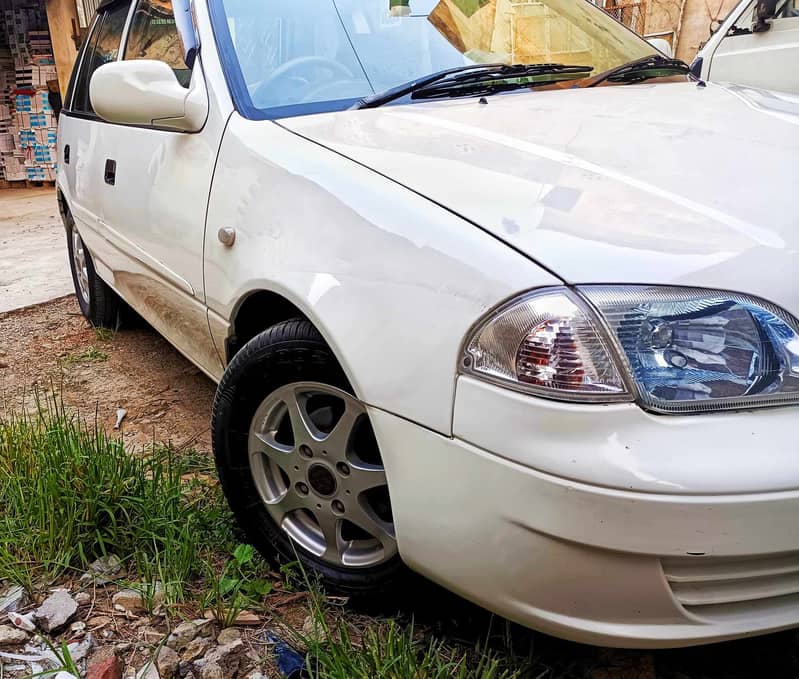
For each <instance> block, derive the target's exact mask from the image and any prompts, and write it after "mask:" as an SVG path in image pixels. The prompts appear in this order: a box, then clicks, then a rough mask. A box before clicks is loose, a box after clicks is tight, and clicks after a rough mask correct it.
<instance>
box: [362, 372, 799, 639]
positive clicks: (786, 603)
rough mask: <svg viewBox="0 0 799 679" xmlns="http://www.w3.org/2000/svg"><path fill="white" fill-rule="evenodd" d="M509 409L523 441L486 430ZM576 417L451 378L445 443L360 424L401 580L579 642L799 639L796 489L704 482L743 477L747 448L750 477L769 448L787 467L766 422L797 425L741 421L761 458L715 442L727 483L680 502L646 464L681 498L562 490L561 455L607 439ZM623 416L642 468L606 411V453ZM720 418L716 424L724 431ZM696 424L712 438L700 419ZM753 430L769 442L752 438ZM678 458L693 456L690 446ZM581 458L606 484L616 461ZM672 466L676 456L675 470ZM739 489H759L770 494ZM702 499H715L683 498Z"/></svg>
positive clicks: (594, 488)
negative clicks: (552, 453) (393, 532)
mask: <svg viewBox="0 0 799 679" xmlns="http://www.w3.org/2000/svg"><path fill="white" fill-rule="evenodd" d="M511 401H512V402H514V403H515V405H513V403H511ZM519 403H524V404H525V406H526V408H527V411H528V415H529V417H528V420H529V421H530V422H531V430H530V431H528V432H527V434H526V435H524V436H523V435H522V433H521V429H522V426H521V425H520V424H519V423H518V422H517V423H515V424H513V423H509V422H507V421H506V422H504V423H502V428H498V427H494V428H493V429H492V424H491V423H492V422H493V423H494V424H496V423H497V420H496V419H495V418H494V417H493V415H494V414H495V410H496V408H497V407H500V406H501V407H503V408H506V409H510V410H513V408H514V407H516V406H518V405H519ZM542 408H543V409H544V411H545V412H550V419H552V418H553V417H555V416H554V415H553V414H552V411H551V409H553V408H554V409H556V410H557V411H559V415H558V416H557V419H558V420H559V423H560V427H559V429H560V435H558V428H552V427H549V428H544V429H543V431H542V429H541V427H540V419H541V417H542V415H541V412H540V410H541V409H542ZM584 408H585V407H583V406H581V407H574V406H566V405H556V406H553V405H552V404H549V403H546V402H542V401H541V400H540V399H534V398H530V397H525V396H520V395H516V394H512V393H510V392H507V391H506V390H502V389H498V388H496V387H491V386H488V385H484V384H482V383H480V382H477V381H476V380H471V379H468V378H461V380H460V382H459V386H458V396H457V399H456V412H455V422H454V428H455V432H456V434H457V435H458V436H456V438H446V437H443V436H440V435H439V434H436V433H433V432H431V431H429V430H426V429H423V428H421V427H419V426H417V425H415V424H413V423H410V422H408V421H406V420H402V419H400V418H397V417H394V416H393V415H389V414H387V413H385V412H382V411H378V410H372V411H371V417H372V421H373V424H374V427H375V432H376V434H377V437H378V440H379V442H380V445H381V449H382V451H383V457H384V460H385V464H386V470H387V474H388V479H389V484H390V488H391V495H392V506H393V509H394V519H395V523H396V529H397V537H398V541H399V548H400V553H401V554H402V556H403V558H404V559H405V561H406V562H407V563H408V565H409V566H411V567H412V568H414V569H415V570H417V571H419V572H421V573H422V574H424V575H426V576H428V577H429V578H431V579H432V580H435V581H437V582H439V583H440V584H442V585H444V586H446V587H447V588H449V589H451V590H453V591H455V592H457V593H459V594H460V595H462V596H464V597H466V598H468V599H470V600H473V601H475V602H476V603H478V604H480V605H482V606H484V607H485V608H488V609H490V610H493V611H495V612H497V613H499V614H501V615H503V616H505V617H508V618H510V619H512V620H515V621H517V622H519V623H522V624H524V625H527V626H530V627H532V628H535V629H538V630H540V631H543V632H546V633H549V634H554V635H557V636H561V637H565V638H569V639H572V640H575V641H579V642H583V643H592V644H601V645H609V646H623V647H652V648H656V647H674V646H685V645H692V644H700V643H708V642H713V641H722V640H726V639H732V638H737V637H743V636H749V635H754V634H761V633H765V632H770V631H777V630H780V629H784V628H788V627H792V626H795V625H799V520H797V519H799V490H796V489H791V488H781V489H779V490H767V491H766V490H762V491H753V490H751V489H748V490H744V491H741V489H740V488H735V487H730V488H729V489H728V491H727V492H719V490H718V488H717V485H718V484H719V480H718V479H719V478H721V479H725V478H727V479H729V478H737V475H740V474H742V470H741V467H742V466H745V465H744V464H743V462H742V458H741V456H740V455H738V452H739V451H738V450H737V448H736V446H737V447H738V448H740V447H741V446H744V445H746V446H749V448H750V456H749V457H750V459H751V461H752V462H750V463H747V464H753V465H754V464H758V460H759V459H761V458H763V456H767V455H768V453H769V452H770V450H771V449H779V450H781V451H784V452H790V449H792V450H793V452H794V453H796V456H797V457H799V447H798V446H797V444H796V438H795V437H791V438H787V437H786V435H785V433H784V432H785V431H789V429H785V430H783V428H782V426H781V425H780V423H781V422H782V419H781V418H786V419H787V421H789V422H796V421H797V419H799V418H798V417H797V414H796V412H795V411H793V410H792V409H783V410H782V411H780V412H781V413H782V414H780V412H778V411H772V412H771V413H767V412H765V411H764V412H763V413H762V415H761V416H760V417H759V418H748V419H745V421H746V423H747V426H748V427H749V428H750V429H751V428H752V427H754V428H755V430H754V431H755V434H756V437H755V439H756V440H757V441H759V442H760V443H761V444H763V443H764V440H763V437H764V436H765V437H772V440H770V441H768V442H767V443H768V444H769V445H768V447H766V448H765V449H758V448H755V447H752V443H751V440H750V441H738V442H737V443H736V444H733V443H732V441H729V442H725V441H724V437H723V436H718V432H717V436H716V439H715V441H716V445H717V446H721V447H722V448H723V447H726V448H728V453H729V455H730V458H729V461H728V464H727V468H726V469H720V470H718V474H717V476H716V479H715V480H713V479H710V480H703V479H699V480H698V481H697V484H696V485H695V487H694V488H692V489H686V488H685V487H684V486H685V483H686V481H687V477H685V476H684V472H683V471H678V470H675V471H674V474H672V475H671V476H670V475H669V474H667V473H666V469H667V465H665V464H664V463H663V461H662V460H661V461H659V462H658V464H659V465H660V466H659V469H660V470H661V474H660V475H659V476H660V477H662V478H657V479H655V481H657V482H661V481H664V479H668V478H675V479H676V478H680V479H681V480H682V485H680V484H678V483H676V482H672V481H669V482H668V483H671V484H672V485H671V486H668V485H667V486H663V485H657V484H656V486H655V487H657V488H664V487H666V488H669V487H673V488H674V490H672V492H662V491H661V492H653V491H651V490H648V491H644V490H641V489H629V488H626V489H625V488H623V487H612V486H611V485H599V484H592V483H588V482H587V481H586V480H585V479H581V480H574V479H573V478H568V477H569V476H574V474H573V473H571V472H572V470H571V467H572V466H573V465H575V464H576V463H575V462H573V460H572V457H571V456H570V455H569V450H573V453H574V459H575V460H576V459H578V458H579V457H580V455H583V454H584V451H582V450H580V449H579V448H580V444H579V441H583V442H584V445H585V446H588V447H590V446H591V445H594V443H592V441H594V437H596V436H599V437H601V438H600V440H599V444H601V441H602V440H604V437H606V436H607V433H606V432H605V431H604V429H603V428H602V427H598V426H597V425H596V423H591V418H590V417H589V418H583V417H582V416H583V415H586V414H587V413H588V412H589V411H586V410H584ZM589 408H590V407H589ZM593 408H594V411H593V412H597V408H596V407H595V406H594V407H593ZM627 408H628V409H630V410H629V412H628V415H629V417H630V418H631V421H633V422H638V423H639V424H637V425H635V426H631V429H632V430H634V432H635V437H637V440H638V445H639V446H640V448H639V455H641V454H644V453H642V452H641V451H645V450H646V448H647V445H646V444H647V441H646V438H644V439H641V437H642V436H644V437H645V432H643V431H642V430H641V428H640V426H639V425H640V421H639V419H638V418H639V414H640V412H641V411H640V410H638V409H636V408H635V406H629V405H623V406H613V407H612V409H611V410H609V411H607V412H606V414H605V418H606V419H608V420H614V418H616V420H615V422H616V423H615V424H614V428H615V430H616V431H615V435H616V438H617V441H616V443H619V444H620V445H621V446H622V448H625V447H627V444H625V443H624V441H625V436H626V435H629V432H626V431H625V429H624V428H622V427H621V426H620V425H619V423H618V422H619V421H620V420H619V419H618V418H619V417H620V415H619V413H622V412H623V409H627ZM600 410H601V408H600ZM634 411H637V412H634ZM506 412H507V410H506ZM774 413H777V414H776V416H775V415H774ZM647 417H649V416H647ZM729 417H730V418H731V419H730V420H725V421H730V422H732V421H738V420H737V419H735V416H734V415H731V416H729ZM499 419H500V420H501V418H499ZM679 419H681V420H685V419H686V418H679ZM688 419H690V418H688ZM696 419H697V420H704V424H703V425H702V426H707V427H709V428H710V429H711V430H712V429H714V428H715V429H718V422H713V421H712V419H713V418H712V417H710V418H696ZM668 420H669V418H665V419H662V420H660V421H659V422H654V421H653V422H652V424H651V426H652V431H651V434H652V436H657V441H655V440H654V439H653V441H652V445H651V446H650V449H651V450H654V451H655V452H657V453H659V454H660V453H661V451H662V449H663V444H664V441H663V437H664V436H666V438H667V439H668V436H669V435H666V434H664V431H663V430H661V429H659V428H658V427H661V426H663V422H666V421H668ZM676 421H677V420H674V419H672V420H671V423H670V424H666V426H667V427H671V428H672V429H667V430H666V431H672V434H670V435H674V436H678V437H679V436H682V434H678V428H674V427H675V424H674V423H675V422H676ZM536 423H538V426H537V428H536ZM583 423H588V425H589V426H588V429H586V428H585V426H584V424H583ZM758 423H760V424H762V426H764V427H765V426H767V427H768V428H769V429H771V430H774V431H776V432H777V433H776V434H774V433H771V434H769V433H766V432H764V431H762V430H760V429H758ZM688 426H689V427H695V426H696V425H694V424H689V425H688ZM794 426H795V425H794ZM786 427H787V425H786ZM792 428H793V427H791V429H792ZM697 431H698V430H694V432H695V433H696V432H697ZM464 432H466V433H468V434H470V435H474V436H476V435H477V432H482V433H481V434H480V435H481V436H482V437H483V439H487V438H488V439H493V440H495V441H503V440H506V439H507V437H508V436H509V435H512V436H513V437H514V438H515V439H516V441H515V443H514V444H513V445H511V444H510V443H509V442H508V441H505V443H506V444H507V445H503V448H502V449H501V450H508V449H513V450H516V449H518V450H522V449H526V448H525V446H527V447H539V448H550V447H551V448H554V449H555V450H556V451H558V452H559V453H560V454H561V456H562V459H561V466H562V469H563V471H562V473H561V474H555V473H552V470H551V469H550V470H548V471H547V472H543V471H540V470H538V469H534V468H531V467H530V466H528V465H527V464H520V463H519V461H518V460H517V459H512V456H509V455H508V454H507V453H505V452H503V453H502V454H499V455H498V454H494V453H492V452H489V451H488V450H486V449H485V447H479V446H477V445H474V444H473V443H469V442H466V441H464V440H463V439H462V437H463V436H464ZM580 433H582V436H580ZM775 436H776V437H778V439H776V440H775V439H774V437H775ZM520 438H521V440H520ZM739 438H740V437H739ZM564 441H565V442H567V445H566V446H565V447H564ZM666 442H667V443H668V441H666ZM595 443H596V442H595ZM780 446H781V448H780ZM690 452H691V454H692V455H693V456H701V455H702V454H703V451H702V449H701V447H700V448H696V449H694V450H692V451H690ZM718 452H719V451H718V450H717V451H715V453H718ZM596 453H597V455H596V465H595V467H596V476H597V478H601V479H603V480H607V479H610V478H615V477H614V476H613V474H614V473H615V474H617V475H618V473H619V472H618V469H616V470H615V471H614V472H613V473H611V471H609V470H608V469H607V468H606V467H607V465H608V460H610V461H611V463H612V464H611V467H613V465H616V466H618V460H617V459H616V458H612V457H611V458H603V457H602V456H601V454H600V453H601V445H598V447H597V450H596ZM685 453H686V451H684V450H675V453H674V456H673V457H674V458H675V460H676V463H677V464H679V463H680V462H681V461H682V457H683V456H684V455H685ZM715 453H714V454H715ZM712 456H713V455H711V457H712ZM516 457H518V456H516ZM547 459H549V458H547ZM633 460H634V461H635V464H634V463H633ZM550 462H551V461H550ZM628 463H629V464H628V466H630V467H631V468H633V469H634V470H635V469H637V470H638V473H639V476H641V478H640V479H639V481H638V482H639V483H640V484H641V485H643V486H644V487H646V484H649V483H652V478H651V475H648V474H647V473H643V472H641V469H642V467H645V466H646V465H644V464H643V463H642V462H641V460H640V459H639V458H638V457H635V458H634V457H632V456H631V457H630V460H628ZM760 464H763V463H760ZM636 465H637V466H636ZM730 466H735V467H737V469H734V470H731V469H729V467H730ZM580 469H581V472H580V473H581V474H588V473H589V472H588V471H587V470H585V469H583V468H582V467H580ZM681 474H682V476H681ZM750 476H751V475H750ZM754 476H755V477H756V478H758V479H759V481H758V483H760V482H765V479H766V478H768V479H771V477H770V476H769V477H763V478H762V479H760V477H757V475H756V474H755V475H754ZM790 482H791V478H790V475H788V474H785V475H783V478H782V479H781V480H780V483H781V484H782V485H789V484H790ZM770 483H772V482H771V481H770ZM773 483H777V482H776V481H773ZM714 484H716V485H714ZM797 486H799V484H797ZM703 487H707V488H708V489H710V488H714V489H715V490H713V491H710V490H706V491H704V492H697V491H696V488H703Z"/></svg>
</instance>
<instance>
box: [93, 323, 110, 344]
mask: <svg viewBox="0 0 799 679" xmlns="http://www.w3.org/2000/svg"><path fill="white" fill-rule="evenodd" d="M114 334H115V333H114V331H113V330H111V329H110V328H101V327H97V326H95V328H94V336H95V338H97V341H98V342H110V341H111V340H113V339H114Z"/></svg>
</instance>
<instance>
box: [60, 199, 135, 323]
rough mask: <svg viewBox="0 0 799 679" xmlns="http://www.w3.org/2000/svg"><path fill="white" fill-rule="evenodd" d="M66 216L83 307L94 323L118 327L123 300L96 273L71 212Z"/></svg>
mask: <svg viewBox="0 0 799 679" xmlns="http://www.w3.org/2000/svg"><path fill="white" fill-rule="evenodd" d="M64 220H65V222H66V229H67V249H68V250H69V267H70V270H71V271H72V283H73V284H74V286H75V295H76V297H77V298H78V305H79V306H80V310H81V312H82V313H83V315H84V316H85V317H86V318H87V319H88V320H89V322H90V323H91V324H92V325H94V326H95V327H100V328H109V329H111V330H117V329H118V328H119V319H120V309H121V307H122V300H121V299H120V297H119V296H118V295H117V294H116V293H115V292H114V291H113V290H112V289H111V288H110V287H109V286H108V285H107V284H106V283H105V282H104V281H103V280H102V279H101V278H100V277H99V276H98V275H97V271H96V270H95V268H94V262H93V261H92V256H91V254H89V251H88V249H87V248H86V246H85V244H84V243H83V239H82V238H81V237H80V234H79V233H78V231H77V229H76V228H75V221H74V220H73V219H72V216H71V215H70V214H69V213H66V215H65V218H64ZM76 255H77V256H76ZM81 264H82V266H81Z"/></svg>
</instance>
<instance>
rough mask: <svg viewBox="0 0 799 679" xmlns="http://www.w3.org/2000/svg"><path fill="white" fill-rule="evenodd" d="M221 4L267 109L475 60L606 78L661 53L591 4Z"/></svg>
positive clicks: (466, 0)
mask: <svg viewBox="0 0 799 679" xmlns="http://www.w3.org/2000/svg"><path fill="white" fill-rule="evenodd" d="M222 6H223V8H224V12H225V20H226V21H225V23H226V26H225V27H224V28H226V29H227V32H228V33H229V41H230V43H231V45H232V48H233V50H232V51H233V52H234V53H235V57H236V61H237V62H238V63H237V65H238V68H239V70H240V72H241V80H243V84H244V87H245V88H246V91H247V95H248V96H249V98H250V100H251V103H252V106H254V107H255V108H257V109H261V110H268V109H273V108H276V107H286V106H302V105H306V106H307V105H310V104H318V103H319V102H349V101H353V100H357V99H360V98H362V97H365V96H368V95H371V94H374V93H376V92H380V91H383V90H385V89H388V88H390V87H394V86H397V85H400V84H402V83H405V82H407V81H409V80H413V79H415V78H419V77H421V76H425V75H428V74H430V73H433V72H436V71H440V70H443V69H447V68H452V67H457V66H464V65H469V64H476V63H503V64H542V63H561V64H570V65H584V66H591V67H592V69H593V70H592V73H600V72H602V71H606V70H608V69H611V68H614V67H616V66H620V65H621V64H624V63H627V62H629V61H632V60H634V59H639V58H641V57H644V56H647V55H649V54H653V53H654V52H655V50H654V49H653V48H652V47H651V46H650V45H649V44H648V43H646V42H645V41H644V40H642V39H641V38H639V37H638V36H637V35H635V34H634V33H632V32H631V31H629V30H628V29H627V28H625V27H624V26H622V25H621V24H619V23H617V22H616V21H615V20H614V19H612V18H611V17H610V16H609V15H607V14H606V13H605V12H604V11H603V10H601V9H599V8H598V7H596V6H595V5H593V4H591V3H590V2H588V1H587V0H525V1H523V2H522V1H517V0H222ZM223 32H224V31H223ZM223 39H227V36H225V37H224V38H223ZM332 108H334V107H331V110H332ZM314 110H319V107H318V106H316V107H315V109H314ZM322 110H323V109H322Z"/></svg>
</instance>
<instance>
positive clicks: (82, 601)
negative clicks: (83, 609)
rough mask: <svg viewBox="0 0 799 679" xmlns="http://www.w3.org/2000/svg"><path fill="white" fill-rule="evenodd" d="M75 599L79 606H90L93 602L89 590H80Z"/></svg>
mask: <svg viewBox="0 0 799 679" xmlns="http://www.w3.org/2000/svg"><path fill="white" fill-rule="evenodd" d="M75 601H76V602H77V603H78V606H88V605H89V604H90V603H91V602H92V595H91V594H89V593H88V592H78V593H77V594H76V595H75Z"/></svg>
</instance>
